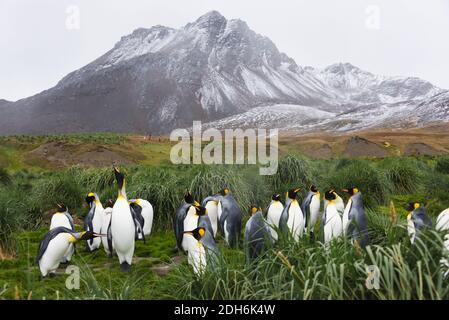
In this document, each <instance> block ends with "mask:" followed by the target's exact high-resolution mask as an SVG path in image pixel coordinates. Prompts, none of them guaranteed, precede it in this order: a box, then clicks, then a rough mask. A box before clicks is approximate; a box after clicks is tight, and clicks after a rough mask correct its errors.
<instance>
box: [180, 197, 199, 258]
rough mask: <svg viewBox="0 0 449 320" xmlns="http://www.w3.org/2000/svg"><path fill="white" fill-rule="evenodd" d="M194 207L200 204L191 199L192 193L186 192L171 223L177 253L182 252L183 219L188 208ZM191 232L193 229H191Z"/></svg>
mask: <svg viewBox="0 0 449 320" xmlns="http://www.w3.org/2000/svg"><path fill="white" fill-rule="evenodd" d="M192 205H195V206H199V205H200V204H199V203H198V202H197V201H195V200H194V199H193V196H192V193H191V192H190V191H187V192H186V193H185V195H184V201H183V202H182V203H181V205H180V206H179V207H178V209H177V210H176V214H175V217H174V221H173V227H174V230H175V237H176V246H177V248H178V250H179V251H183V252H184V249H183V248H182V238H183V236H184V234H183V232H184V219H185V218H186V215H187V211H188V210H189V208H190V206H192ZM192 230H193V229H192Z"/></svg>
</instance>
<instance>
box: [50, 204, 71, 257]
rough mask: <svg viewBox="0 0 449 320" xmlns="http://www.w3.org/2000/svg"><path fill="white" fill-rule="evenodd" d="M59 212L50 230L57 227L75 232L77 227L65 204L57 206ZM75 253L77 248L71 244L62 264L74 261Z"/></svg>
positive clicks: (51, 223) (54, 217)
mask: <svg viewBox="0 0 449 320" xmlns="http://www.w3.org/2000/svg"><path fill="white" fill-rule="evenodd" d="M57 206H58V211H57V212H56V213H55V214H53V216H52V217H51V222H50V230H53V229H55V228H57V227H65V228H67V229H69V230H72V231H75V225H74V224H73V218H72V216H71V215H70V213H69V210H68V209H67V207H66V206H65V204H63V203H61V204H59V203H58V204H57ZM74 253H75V246H74V245H73V244H72V243H71V244H70V245H69V248H68V249H67V252H66V253H65V254H64V256H63V257H62V260H61V262H62V263H67V262H70V261H71V260H72V255H73V254H74Z"/></svg>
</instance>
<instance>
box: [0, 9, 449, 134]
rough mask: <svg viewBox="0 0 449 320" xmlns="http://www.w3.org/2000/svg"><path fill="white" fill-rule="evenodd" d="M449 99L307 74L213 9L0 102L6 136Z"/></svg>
mask: <svg viewBox="0 0 449 320" xmlns="http://www.w3.org/2000/svg"><path fill="white" fill-rule="evenodd" d="M444 92H446V91H445V90H442V89H440V88H437V87H435V86H433V85H432V84H430V83H429V82H427V81H425V80H421V79H419V78H414V77H386V76H379V75H374V74H372V73H369V72H367V71H364V70H361V69H359V68H357V67H355V66H353V65H351V64H350V63H337V64H333V65H330V66H328V67H326V68H324V69H315V68H312V67H301V66H300V65H298V64H297V63H296V62H295V61H294V60H293V59H292V58H290V57H289V56H288V55H286V54H285V53H282V52H280V51H279V50H278V48H277V47H276V45H275V44H274V43H273V42H272V41H271V40H270V39H269V38H267V37H265V36H262V35H259V34H257V33H256V32H254V31H253V30H251V29H250V28H249V26H248V25H247V24H246V22H244V21H242V20H239V19H231V20H227V19H226V18H225V17H223V16H222V15H221V14H220V13H218V12H217V11H212V12H209V13H207V14H205V15H203V16H201V17H199V18H198V19H197V20H196V21H194V22H192V23H188V24H186V25H185V26H184V27H181V28H179V29H174V28H170V27H165V26H160V25H158V26H154V27H151V28H139V29H136V30H134V31H133V32H132V33H131V34H129V35H127V36H123V37H122V38H121V39H120V41H118V42H117V43H116V44H115V46H114V47H113V48H112V49H111V50H109V51H108V52H106V53H105V54H104V55H102V56H101V57H99V58H97V59H95V60H94V61H92V62H91V63H89V64H87V65H86V66H84V67H82V68H80V69H78V70H75V71H73V72H71V73H69V74H68V75H67V76H65V77H64V78H62V79H61V80H60V81H59V82H58V84H57V85H56V86H55V87H53V88H50V89H48V90H45V91H43V92H41V93H40V94H37V95H34V96H32V97H29V98H25V99H22V100H19V101H17V102H14V103H8V104H6V105H1V104H0V134H3V135H5V134H42V133H68V132H94V131H100V132H101V131H115V132H130V133H151V134H160V133H164V134H165V133H168V132H170V130H172V129H174V128H180V127H189V126H191V124H192V121H193V120H201V121H203V122H209V123H214V121H222V120H223V119H227V118H229V117H231V118H232V117H233V116H237V117H238V115H244V114H245V113H248V112H249V114H254V110H253V109H254V108H256V111H257V110H259V109H257V108H261V109H260V110H261V112H264V111H263V110H265V109H264V108H267V107H269V106H273V105H274V106H279V105H281V106H282V105H284V106H285V105H293V106H304V107H308V108H306V109H304V108H296V109H297V110H298V112H299V114H298V117H302V114H303V113H304V112H310V110H312V109H316V110H317V112H327V113H328V114H329V115H332V117H335V116H339V115H340V114H345V112H351V110H359V109H360V108H363V106H372V105H374V107H373V108H374V109H376V108H379V107H381V106H389V107H393V108H394V106H395V105H400V106H402V107H403V108H405V107H406V106H410V108H414V107H415V106H416V105H419V104H420V103H424V102H425V101H426V100H428V99H430V100H431V98H432V97H434V96H438V95H439V94H441V93H444ZM443 96H444V95H443ZM444 97H445V96H444ZM439 105H440V106H442V107H441V108H442V111H441V112H440V114H444V115H445V117H446V112H445V108H446V107H445V104H444V102H442V103H440V104H439ZM310 108H312V109H310ZM287 109H288V108H287ZM251 110H253V111H251ZM283 110H286V109H285V108H284V109H283ZM291 110H294V108H293V109H292V108H290V109H289V111H288V112H290V113H291ZM305 110H308V111H305ZM389 110H390V109H389ZM410 110H411V109H410ZM419 110H420V112H424V110H425V108H424V107H422V108H420V109H419ZM362 111H364V110H362ZM282 112H283V111H282ZM282 112H279V113H282ZM301 112H302V113H301ZM362 113H363V112H362ZM271 114H273V112H271ZM275 114H276V112H274V116H275ZM357 114H358V113H355V115H357ZM274 116H270V117H271V119H272V122H273V123H272V126H276V124H277V122H276V119H275V117H274ZM447 117H448V118H449V116H447ZM1 119H8V121H6V120H1ZM445 119H446V118H445ZM327 120H329V119H327ZM222 122H223V121H222ZM317 128H320V130H326V126H325V125H324V126H323V125H321V124H320V125H318V126H317ZM349 129H350V128H349Z"/></svg>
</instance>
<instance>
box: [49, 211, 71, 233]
mask: <svg viewBox="0 0 449 320" xmlns="http://www.w3.org/2000/svg"><path fill="white" fill-rule="evenodd" d="M57 227H65V228H67V229H70V230H72V226H71V225H70V221H69V219H68V218H67V217H66V215H65V214H63V213H55V214H54V215H53V216H52V217H51V222H50V230H52V229H54V228H57Z"/></svg>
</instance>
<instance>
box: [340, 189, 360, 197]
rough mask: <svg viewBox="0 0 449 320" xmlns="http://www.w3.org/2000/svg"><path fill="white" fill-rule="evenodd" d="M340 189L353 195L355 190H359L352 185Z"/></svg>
mask: <svg viewBox="0 0 449 320" xmlns="http://www.w3.org/2000/svg"><path fill="white" fill-rule="evenodd" d="M341 191H343V192H346V193H348V194H349V195H350V196H353V195H355V194H356V193H357V192H359V189H358V188H355V187H352V188H347V189H341Z"/></svg>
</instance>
